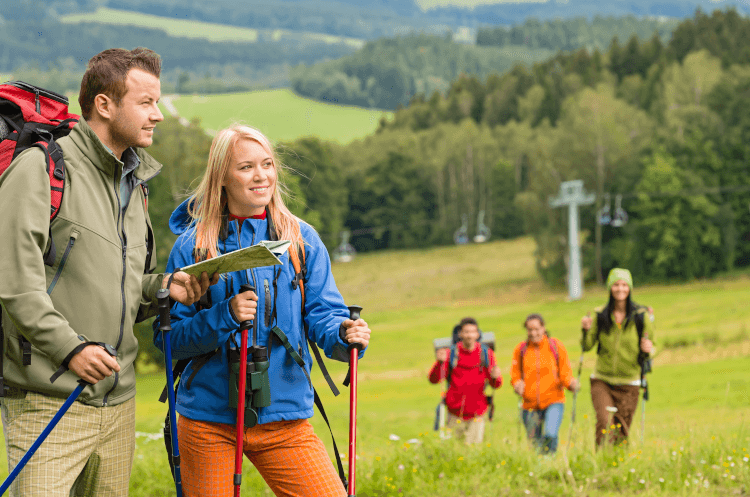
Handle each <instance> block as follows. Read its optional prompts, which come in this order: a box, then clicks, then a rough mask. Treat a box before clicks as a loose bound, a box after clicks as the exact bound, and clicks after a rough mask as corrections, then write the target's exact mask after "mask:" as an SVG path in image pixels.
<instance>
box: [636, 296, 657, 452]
mask: <svg viewBox="0 0 750 497" xmlns="http://www.w3.org/2000/svg"><path fill="white" fill-rule="evenodd" d="M648 314H649V319H650V320H651V322H652V323H653V322H654V313H653V312H652V310H651V308H649V313H648ZM643 336H644V337H645V338H648V333H645V334H644V335H643ZM638 345H639V346H640V344H638ZM650 372H651V358H650V357H649V355H648V354H646V355H645V356H644V357H643V361H642V362H641V388H643V402H642V403H641V445H643V444H644V442H645V438H646V402H647V401H648V380H647V379H646V375H647V374H648V373H650Z"/></svg>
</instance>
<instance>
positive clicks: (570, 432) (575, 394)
mask: <svg viewBox="0 0 750 497" xmlns="http://www.w3.org/2000/svg"><path fill="white" fill-rule="evenodd" d="M582 370H583V348H581V359H580V360H579V361H578V389H577V390H574V391H573V409H572V410H573V412H572V414H571V417H570V428H569V429H568V443H567V444H566V445H565V451H566V452H567V450H568V448H569V447H570V442H571V438H572V437H573V425H574V424H575V422H576V397H578V390H580V389H581V371H582Z"/></svg>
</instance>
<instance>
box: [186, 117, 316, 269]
mask: <svg viewBox="0 0 750 497" xmlns="http://www.w3.org/2000/svg"><path fill="white" fill-rule="evenodd" d="M239 140H253V141H255V142H257V143H258V144H259V145H260V146H261V147H263V149H264V150H265V151H266V153H268V155H269V156H270V157H271V159H272V161H273V167H274V169H275V170H276V186H275V188H274V191H273V195H272V196H271V202H269V204H268V207H267V208H268V213H269V214H270V216H271V219H272V220H273V225H274V227H275V229H276V235H277V236H278V239H279V240H290V241H291V242H292V245H291V247H290V248H289V254H290V256H291V257H292V258H293V259H297V251H298V249H299V247H301V246H302V244H303V243H304V239H303V238H302V232H301V230H300V224H299V223H300V219H299V218H298V217H297V216H295V215H294V214H292V213H291V211H290V210H289V209H288V208H287V206H286V204H285V203H284V197H289V191H288V189H287V187H286V186H285V184H284V182H283V178H284V175H285V174H287V173H286V169H287V168H286V167H285V166H284V165H283V164H281V162H280V161H279V159H278V157H277V155H276V152H275V151H274V149H273V146H272V145H271V142H270V141H269V140H268V138H266V137H265V135H263V133H261V132H260V131H258V130H257V129H255V128H253V127H250V126H246V125H242V124H235V125H233V126H230V127H229V128H226V129H222V130H221V131H219V132H218V133H216V136H215V137H214V140H213V142H212V143H211V150H210V152H209V153H208V164H207V165H206V172H205V173H204V174H203V178H202V179H201V182H200V184H199V185H198V187H197V188H196V189H195V190H194V191H193V193H192V194H191V195H190V200H189V202H188V214H189V215H190V217H191V218H192V220H193V221H192V223H193V224H194V225H195V248H196V251H195V254H196V259H201V260H202V259H210V258H212V257H216V256H217V255H218V253H219V246H218V245H219V233H220V231H221V224H222V215H223V214H224V211H225V209H226V205H227V194H226V192H225V191H224V188H223V187H222V184H223V183H224V178H225V177H226V175H227V173H228V172H229V168H230V165H231V163H232V151H233V150H234V147H235V145H236V144H237V142H238V141H239ZM269 222H270V221H269Z"/></svg>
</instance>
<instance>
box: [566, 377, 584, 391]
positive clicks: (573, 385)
mask: <svg viewBox="0 0 750 497" xmlns="http://www.w3.org/2000/svg"><path fill="white" fill-rule="evenodd" d="M580 389H581V384H580V383H579V382H578V379H576V378H573V379H572V380H570V386H569V387H568V390H570V391H571V392H577V391H578V390H580Z"/></svg>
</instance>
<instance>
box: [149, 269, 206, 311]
mask: <svg viewBox="0 0 750 497" xmlns="http://www.w3.org/2000/svg"><path fill="white" fill-rule="evenodd" d="M168 281H169V275H168V274H165V275H164V282H163V283H162V288H166V287H167V282H168ZM218 281H219V275H218V274H217V273H214V275H213V277H211V279H209V278H208V273H206V272H205V271H203V274H201V279H200V281H198V278H196V277H195V276H192V275H189V274H187V273H183V272H182V271H178V272H176V273H174V279H172V286H170V287H169V296H170V297H172V299H174V300H176V301H177V302H179V303H180V304H184V305H193V304H194V303H196V302H197V301H198V300H200V298H201V297H202V296H203V294H204V293H206V290H208V287H209V286H211V285H215V284H216V283H218Z"/></svg>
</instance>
